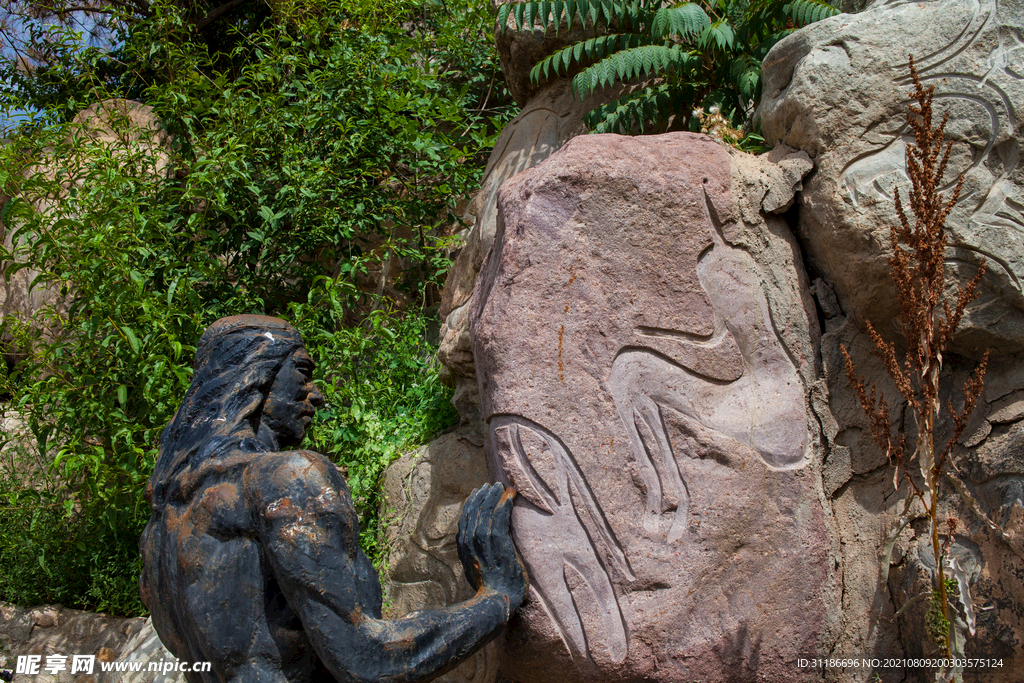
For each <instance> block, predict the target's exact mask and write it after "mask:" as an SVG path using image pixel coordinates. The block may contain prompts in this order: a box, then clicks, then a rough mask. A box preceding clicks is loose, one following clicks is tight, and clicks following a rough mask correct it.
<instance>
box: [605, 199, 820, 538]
mask: <svg viewBox="0 0 1024 683" xmlns="http://www.w3.org/2000/svg"><path fill="white" fill-rule="evenodd" d="M707 227H708V232H709V234H710V236H711V239H712V242H713V245H714V246H713V247H712V248H711V249H710V250H708V251H705V252H704V253H703V254H702V255H701V258H700V260H699V261H698V264H697V276H698V278H699V280H700V284H701V287H703V289H704V291H705V293H706V294H707V296H708V299H709V300H710V302H711V306H712V308H713V310H714V328H715V332H714V333H713V334H712V335H711V336H710V337H709V339H708V341H707V342H701V341H699V340H695V339H691V338H689V337H691V336H692V335H685V334H680V335H678V336H677V337H676V338H674V341H676V343H678V344H679V345H681V346H687V345H693V344H701V343H705V344H707V343H709V342H711V340H715V341H714V343H715V345H716V346H719V347H726V348H730V349H735V351H736V354H737V355H738V356H739V361H740V363H739V367H740V369H741V373H740V374H738V376H736V377H732V378H728V379H726V378H715V377H713V376H712V375H713V374H714V373H712V372H709V371H707V370H706V369H705V368H703V367H701V366H697V367H693V366H691V365H689V364H688V363H686V362H681V361H680V360H679V354H672V353H671V350H670V351H669V353H668V354H667V355H662V354H663V353H665V351H666V348H665V347H664V346H662V347H661V348H660V349H659V351H661V353H658V352H656V351H653V350H651V349H648V348H635V347H627V348H626V349H624V350H623V351H622V352H620V353H619V355H618V356H617V357H616V358H615V361H614V362H613V363H612V368H611V374H610V378H609V381H608V384H609V387H610V388H611V393H612V397H613V399H614V401H615V406H616V408H617V410H618V412H619V417H620V418H621V419H622V422H623V424H624V425H625V427H626V431H627V433H628V434H629V437H630V441H631V442H632V447H633V453H634V455H635V457H636V462H637V465H638V466H639V475H640V478H641V480H642V482H643V488H644V489H645V497H646V509H645V510H644V521H643V526H644V531H645V532H646V533H648V534H649V535H652V536H658V537H662V538H665V539H666V541H667V542H669V543H677V542H679V541H680V540H681V539H682V538H683V537H684V536H685V534H686V529H687V519H688V502H689V498H690V496H689V491H688V488H687V486H688V485H687V482H686V479H685V477H684V475H683V467H682V463H681V460H682V459H684V458H688V457H699V456H698V455H696V454H690V453H675V452H674V451H673V448H672V446H671V444H670V441H669V437H668V433H667V430H666V428H665V424H664V419H663V416H662V408H663V407H668V408H672V409H673V410H675V411H676V412H678V413H679V414H681V415H682V416H685V418H684V419H688V420H692V421H693V422H694V423H695V424H696V425H699V426H700V427H703V428H705V429H707V430H712V431H713V432H716V433H717V435H720V436H722V437H727V438H728V439H731V440H734V441H735V442H737V443H738V444H739V445H742V446H744V447H749V448H750V449H753V451H754V452H756V453H757V454H758V455H759V456H760V457H761V459H762V460H763V461H764V462H765V463H766V464H767V465H768V466H769V467H772V468H779V469H791V468H795V467H800V466H801V465H802V464H803V463H804V460H805V457H806V455H807V423H806V418H805V415H804V394H803V385H802V384H801V382H800V378H799V376H798V374H797V370H796V367H795V365H794V364H793V362H792V360H791V359H790V358H789V356H788V354H787V353H786V350H785V348H784V347H783V345H782V342H781V341H780V339H779V335H778V333H777V332H776V330H775V329H774V327H773V326H772V322H771V313H770V311H769V309H768V302H767V300H766V298H765V295H764V293H763V292H762V290H761V286H760V283H759V281H758V279H757V276H756V267H755V264H754V262H753V259H752V258H751V257H750V256H749V255H748V254H747V253H746V252H744V251H742V250H741V249H736V248H733V247H730V246H729V245H727V244H726V243H725V241H724V239H723V238H722V236H721V235H720V234H719V232H718V230H717V229H716V228H715V227H714V226H713V224H712V220H711V218H710V216H709V217H708V224H707ZM638 332H640V333H641V335H642V336H643V337H644V341H645V342H646V341H647V340H646V337H647V335H643V332H644V330H638ZM664 336H667V335H664ZM725 340H729V341H730V342H731V344H726V343H725Z"/></svg>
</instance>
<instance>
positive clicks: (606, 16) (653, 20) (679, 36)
mask: <svg viewBox="0 0 1024 683" xmlns="http://www.w3.org/2000/svg"><path fill="white" fill-rule="evenodd" d="M838 13H839V11H838V10H837V9H835V8H834V7H832V6H831V5H829V4H828V3H827V2H825V1H824V0H702V1H701V2H683V3H679V4H676V5H666V3H664V2H662V0H632V1H617V2H604V1H598V0H565V1H564V2H563V1H561V0H554V1H551V0H531V1H528V2H519V3H512V4H506V5H502V6H501V8H500V11H499V14H498V23H499V25H501V26H502V27H504V29H505V30H507V29H508V28H509V26H510V25H511V26H512V27H514V28H516V29H518V30H521V31H525V30H529V31H534V30H537V28H538V27H539V28H540V30H544V31H547V30H552V31H555V32H558V31H559V30H566V28H567V27H574V26H575V25H577V24H578V25H579V26H580V27H582V29H583V31H584V33H586V32H588V31H589V32H592V33H593V34H594V35H593V37H591V38H586V37H585V38H583V39H582V40H579V41H577V42H575V43H573V44H571V45H569V46H568V47H566V48H564V49H562V50H559V51H557V52H555V53H554V54H552V55H549V56H548V57H546V58H545V59H543V60H541V61H540V62H538V63H537V65H536V66H534V68H533V70H532V71H531V73H530V77H531V79H532V80H533V81H534V82H538V81H540V80H541V79H547V78H549V77H551V76H552V75H567V74H570V73H572V72H574V71H575V72H576V73H575V75H574V76H573V79H572V89H573V92H574V93H575V94H576V95H577V96H579V97H580V98H583V97H586V96H587V95H588V94H590V93H591V92H593V91H594V90H598V89H600V88H606V87H610V86H612V85H613V84H615V83H617V82H626V83H628V82H637V81H640V80H643V79H649V78H653V77H658V78H659V81H658V82H656V83H654V84H652V85H649V86H646V87H643V88H638V89H635V90H633V91H632V92H629V93H628V94H626V95H624V96H623V97H621V98H619V99H617V100H615V101H614V102H611V103H609V104H606V105H602V106H600V107H598V108H597V109H594V110H593V111H591V112H590V114H589V115H588V116H587V125H588V127H589V128H590V129H591V130H594V131H596V132H598V133H607V132H621V133H629V132H631V131H634V130H640V131H643V129H644V127H645V126H646V127H650V126H651V125H652V124H653V125H657V124H659V123H661V122H664V121H666V120H667V119H668V118H669V117H672V116H675V117H676V121H675V126H676V127H677V128H680V129H683V130H686V129H692V130H700V127H701V118H700V116H699V114H700V112H701V111H703V110H708V111H714V112H715V113H719V112H720V114H721V115H722V116H724V117H725V118H727V119H729V120H731V122H732V124H733V125H735V126H739V127H742V126H743V125H744V124H745V123H748V118H749V116H750V114H751V112H752V111H753V108H754V106H755V105H756V103H757V100H758V99H759V97H760V88H761V61H762V60H763V59H764V57H765V55H766V54H767V53H768V50H769V49H771V47H772V46H773V45H774V44H775V43H777V42H778V41H779V40H781V39H782V38H783V37H785V36H786V35H787V34H789V33H791V32H792V31H794V30H795V29H796V28H798V27H801V26H805V25H807V24H810V23H813V22H815V21H818V20H820V19H824V18H826V17H830V16H833V15H835V14H838ZM695 112H696V113H697V114H698V115H697V116H693V113H695Z"/></svg>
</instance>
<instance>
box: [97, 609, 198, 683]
mask: <svg viewBox="0 0 1024 683" xmlns="http://www.w3.org/2000/svg"><path fill="white" fill-rule="evenodd" d="M117 661H118V662H125V663H126V664H124V665H122V668H123V669H125V670H124V671H112V672H108V673H100V674H99V676H98V678H97V680H98V683H185V681H186V678H185V674H184V673H182V672H181V671H178V670H176V669H177V668H178V666H177V665H178V658H177V657H175V656H174V655H172V654H171V653H170V652H169V651H168V650H167V648H166V647H165V646H164V644H163V643H162V642H160V636H159V635H157V632H156V629H154V628H153V619H152V617H147V618H146V619H145V621H144V622H143V624H142V628H140V629H139V630H138V632H137V633H136V634H135V635H134V636H132V637H131V638H130V639H129V640H128V642H127V643H125V644H124V647H122V648H121V652H120V653H119V654H118V656H117ZM188 664H189V665H191V664H192V662H189V663H188ZM151 666H152V667H154V668H155V669H156V668H158V670H154V671H151V670H150V667H151ZM134 667H138V669H139V670H138V671H131V670H130V669H132V668H134Z"/></svg>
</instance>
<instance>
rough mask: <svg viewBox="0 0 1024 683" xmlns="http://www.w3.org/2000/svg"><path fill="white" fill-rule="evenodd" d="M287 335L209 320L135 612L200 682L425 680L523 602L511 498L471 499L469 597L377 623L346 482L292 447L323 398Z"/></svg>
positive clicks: (281, 325)
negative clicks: (147, 615)
mask: <svg viewBox="0 0 1024 683" xmlns="http://www.w3.org/2000/svg"><path fill="white" fill-rule="evenodd" d="M312 370H313V360H312V359H311V358H310V357H309V354H308V353H307V352H306V349H305V347H304V346H303V343H302V338H301V337H300V336H299V333H298V332H297V331H296V330H295V328H293V327H292V326H291V325H289V324H288V323H286V322H284V321H283V320H278V319H276V318H268V317H264V316H251V315H249V316H235V317H231V318H224V319H221V320H218V321H217V322H215V323H214V324H213V325H211V326H210V328H209V329H208V330H207V331H206V333H205V334H204V335H203V337H202V339H201V340H200V342H199V347H198V349H197V350H196V361H195V374H194V376H193V379H192V384H191V386H190V387H189V389H188V393H187V394H186V395H185V400H184V402H183V403H182V405H181V407H180V408H179V409H178V412H177V413H176V414H175V416H174V419H172V420H171V422H170V424H169V425H168V426H167V428H166V429H165V430H164V432H163V436H162V439H161V443H160V457H159V459H158V461H157V464H156V469H155V471H154V472H153V477H152V478H151V479H150V482H149V487H148V489H147V497H148V499H149V501H150V502H151V504H152V506H153V516H152V518H151V519H150V521H149V524H148V525H147V526H146V530H145V531H144V532H143V535H142V540H141V549H142V556H143V559H144V564H145V566H144V570H143V573H142V580H141V591H142V599H143V601H144V602H145V603H146V605H147V606H148V607H149V609H150V611H151V612H152V614H153V625H154V626H155V628H156V631H157V633H158V634H159V635H160V639H161V640H162V641H163V643H164V644H165V645H166V646H167V648H168V649H169V650H170V651H171V652H172V653H173V654H174V655H175V656H177V657H178V658H179V659H181V660H183V661H189V662H195V661H209V662H212V671H210V672H209V673H189V674H187V677H188V679H189V681H190V683H197V682H198V681H233V682H235V681H237V682H239V683H243V682H249V681H253V682H255V681H260V682H263V681H281V682H284V681H310V680H323V681H330V680H332V679H334V680H337V681H343V682H348V681H423V680H429V679H430V678H433V677H434V676H436V675H438V674H441V673H443V672H445V671H447V670H449V669H451V668H452V667H454V666H455V665H457V664H458V663H459V662H461V661H463V660H464V659H465V658H467V657H468V656H469V655H471V654H472V653H473V652H474V651H476V650H477V649H478V648H479V647H481V646H482V645H483V644H484V643H486V642H487V641H488V640H490V639H491V638H493V637H494V636H495V635H496V634H497V632H498V630H499V629H500V628H501V627H502V625H503V624H504V623H505V622H506V621H507V620H508V618H509V616H510V615H511V614H512V612H513V611H514V610H515V609H516V608H517V607H518V606H519V604H520V602H522V600H523V597H524V596H525V593H526V576H525V572H524V570H523V566H522V564H521V563H520V561H519V559H518V558H517V556H516V551H515V548H514V546H513V544H512V539H511V536H510V534H509V517H510V514H511V510H512V500H511V498H512V495H513V492H512V491H503V489H502V487H501V485H500V484H495V485H494V486H484V487H482V488H480V489H477V490H476V491H474V492H473V494H472V495H471V496H470V498H469V500H468V501H467V502H466V504H465V506H464V507H463V511H462V518H461V520H460V522H459V536H458V550H459V557H460V558H461V560H462V564H463V566H464V567H465V570H466V577H467V579H468V580H469V581H470V583H471V584H472V586H473V587H474V588H476V589H477V593H476V595H475V596H474V597H473V598H471V599H470V600H467V601H466V602H463V603H459V604H457V605H453V606H451V607H448V608H445V609H437V610H425V611H421V612H415V613H413V614H410V615H407V616H406V617H404V618H402V619H395V620H383V619H381V588H380V583H379V582H378V579H377V574H376V572H375V571H374V568H373V566H372V564H371V563H370V561H369V559H368V558H367V557H366V555H365V554H363V552H362V550H360V548H359V543H358V541H359V525H358V518H357V516H356V512H355V509H354V507H353V505H352V498H351V496H350V494H349V492H348V487H347V486H346V484H345V480H344V478H343V477H342V476H341V474H340V473H339V472H338V470H337V469H336V468H335V467H334V465H332V464H331V463H330V462H329V461H328V460H327V459H326V458H325V457H324V456H322V455H320V454H318V453H313V452H310V451H304V450H285V449H288V448H293V447H295V446H297V445H298V444H299V443H300V442H301V440H302V438H303V436H304V434H305V430H306V428H307V427H308V426H309V424H310V422H311V420H312V418H313V414H314V410H315V409H316V407H317V406H318V405H321V404H322V403H323V397H322V396H321V395H320V393H319V392H318V391H317V389H316V387H315V386H314V385H313V382H312V379H311V377H312Z"/></svg>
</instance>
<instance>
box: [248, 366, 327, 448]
mask: <svg viewBox="0 0 1024 683" xmlns="http://www.w3.org/2000/svg"><path fill="white" fill-rule="evenodd" d="M323 404H324V397H323V396H322V395H321V394H320V392H319V391H318V390H317V388H316V386H315V385H314V384H313V359H312V358H310V357H309V354H308V353H307V352H306V349H305V348H303V347H301V346H300V347H299V348H298V349H296V350H295V351H294V352H293V353H292V355H291V356H289V357H288V360H286V361H285V362H284V365H282V366H281V371H280V372H278V373H277V377H276V378H275V379H274V383H273V384H272V385H271V387H270V393H269V394H268V395H267V401H266V403H265V404H264V405H263V425H264V426H266V427H267V428H269V429H270V430H271V431H272V432H273V433H274V435H275V436H276V437H277V442H278V444H279V445H280V446H281V447H287V446H297V445H299V443H301V442H302V438H303V437H304V436H305V435H306V428H307V427H309V424H310V423H311V422H312V421H313V414H314V413H315V412H316V409H317V407H319V406H322V405H323Z"/></svg>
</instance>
